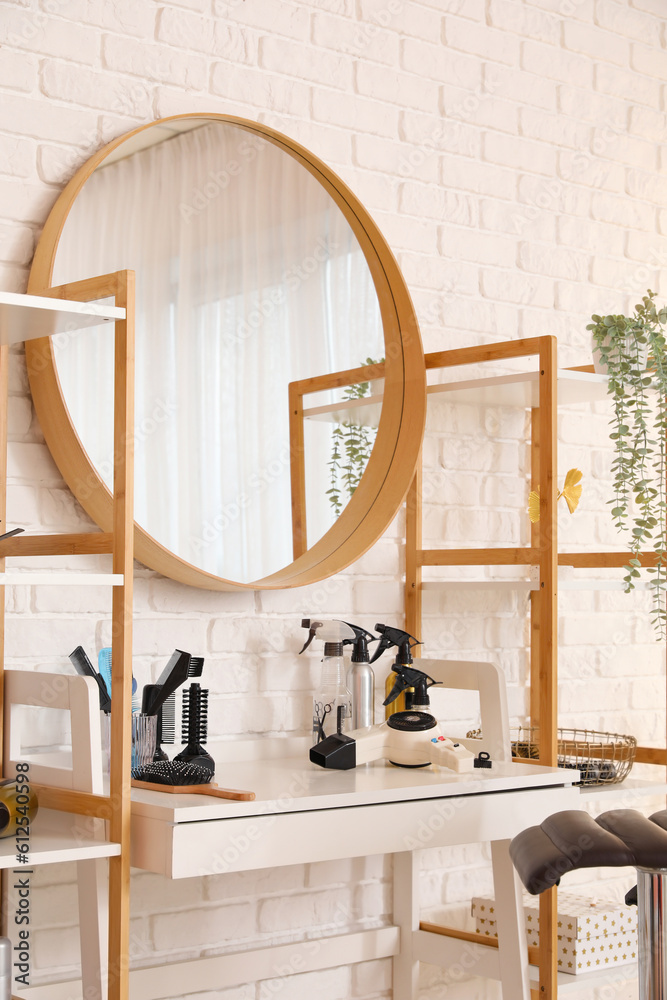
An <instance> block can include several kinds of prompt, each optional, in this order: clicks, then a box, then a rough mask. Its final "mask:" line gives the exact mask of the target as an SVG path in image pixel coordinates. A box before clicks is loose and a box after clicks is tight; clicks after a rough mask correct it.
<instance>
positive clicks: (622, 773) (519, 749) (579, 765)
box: [467, 726, 637, 785]
mask: <svg viewBox="0 0 667 1000" xmlns="http://www.w3.org/2000/svg"><path fill="white" fill-rule="evenodd" d="M467 735H468V736H469V737H471V738H472V739H480V737H481V735H482V731H481V729H476V730H474V731H473V732H470V733H468V734H467ZM538 736H539V730H538V729H537V727H535V726H532V727H531V726H517V727H515V728H512V729H510V738H511V740H512V756H513V757H525V758H527V759H536V758H537V757H538V756H539V745H538ZM636 747H637V740H636V739H635V737H634V736H621V735H620V734H619V733H603V732H598V731H597V730H594V729H559V730H558V750H557V753H558V758H557V760H558V767H567V768H571V769H572V770H576V771H580V772H581V780H580V781H578V782H576V784H578V785H612V784H617V783H618V782H619V781H623V779H624V778H627V776H628V774H629V773H630V769H631V768H632V764H633V762H634V759H635V750H636Z"/></svg>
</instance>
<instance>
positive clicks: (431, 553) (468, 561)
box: [417, 546, 539, 566]
mask: <svg viewBox="0 0 667 1000" xmlns="http://www.w3.org/2000/svg"><path fill="white" fill-rule="evenodd" d="M417 558H418V559H419V561H420V563H421V565H422V566H530V565H537V563H538V562H539V555H538V553H537V552H536V550H534V549H531V548H528V547H525V546H524V547H522V546H520V547H517V548H507V549H500V548H498V549H421V550H419V551H418V552H417Z"/></svg>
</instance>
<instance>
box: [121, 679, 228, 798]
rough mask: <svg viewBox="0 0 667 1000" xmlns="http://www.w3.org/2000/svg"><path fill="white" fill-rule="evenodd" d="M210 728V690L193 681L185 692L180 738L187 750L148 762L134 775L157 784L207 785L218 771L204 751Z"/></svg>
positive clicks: (140, 779) (141, 779)
mask: <svg viewBox="0 0 667 1000" xmlns="http://www.w3.org/2000/svg"><path fill="white" fill-rule="evenodd" d="M207 730H208V689H206V688H202V687H200V685H199V684H191V685H190V687H189V688H187V689H186V690H185V691H183V718H182V731H181V740H182V741H183V743H186V744H187V745H186V747H185V749H184V750H181V752H180V753H178V754H176V756H175V757H174V759H173V760H152V761H150V762H147V763H146V765H145V766H144V767H142V768H141V769H140V770H139V771H138V772H137V773H136V774H133V777H135V778H137V779H138V780H139V781H149V782H152V783H153V784H156V785H206V784H208V783H209V782H210V781H211V779H212V778H213V775H214V774H215V761H214V760H213V758H212V757H211V755H210V754H209V753H207V752H206V750H204V748H203V746H202V743H206V738H207Z"/></svg>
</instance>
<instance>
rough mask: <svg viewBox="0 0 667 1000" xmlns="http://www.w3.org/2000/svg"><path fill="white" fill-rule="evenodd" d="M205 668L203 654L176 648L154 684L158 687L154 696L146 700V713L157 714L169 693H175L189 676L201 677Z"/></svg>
mask: <svg viewBox="0 0 667 1000" xmlns="http://www.w3.org/2000/svg"><path fill="white" fill-rule="evenodd" d="M203 669H204V658H203V657H202V656H190V654H189V653H186V652H184V651H183V650H182V649H175V650H174V652H173V653H172V654H171V657H170V658H169V662H168V664H167V666H166V667H165V668H164V670H163V671H162V673H161V674H160V676H159V677H158V679H157V683H156V684H155V685H153V686H154V687H155V688H156V689H157V690H156V691H155V693H154V695H153V697H152V698H150V699H146V701H145V702H144V704H145V709H144V714H145V715H157V713H158V710H159V709H160V708H161V707H162V705H164V703H165V701H166V700H167V698H168V697H169V695H171V694H173V693H174V691H175V690H176V688H179V687H180V686H181V684H184V683H185V681H187V679H188V678H189V677H201V673H202V670H203ZM142 698H143V696H142Z"/></svg>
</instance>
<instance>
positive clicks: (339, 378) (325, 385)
mask: <svg viewBox="0 0 667 1000" xmlns="http://www.w3.org/2000/svg"><path fill="white" fill-rule="evenodd" d="M383 377H384V361H377V362H376V363H375V364H372V365H360V366H359V368H347V369H346V370H345V371H343V372H333V373H331V374H330V375H313V376H312V377H311V378H302V379H299V380H297V381H295V382H290V383H289V391H290V392H291V391H292V387H293V386H294V391H295V392H296V393H298V394H299V395H301V396H307V395H308V394H309V393H311V392H324V391H325V390H326V389H342V388H343V386H346V385H358V384H359V383H360V382H370V381H371V380H372V379H376V378H383Z"/></svg>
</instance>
